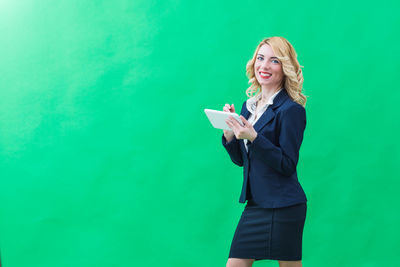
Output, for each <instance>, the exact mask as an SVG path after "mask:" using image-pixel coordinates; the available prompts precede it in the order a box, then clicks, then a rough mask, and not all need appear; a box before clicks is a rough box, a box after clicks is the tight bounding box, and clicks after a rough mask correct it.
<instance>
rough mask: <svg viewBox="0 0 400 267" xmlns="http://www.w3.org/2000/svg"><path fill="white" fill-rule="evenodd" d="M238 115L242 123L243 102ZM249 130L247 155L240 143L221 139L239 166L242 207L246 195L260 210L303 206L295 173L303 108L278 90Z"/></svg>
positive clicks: (302, 198)
mask: <svg viewBox="0 0 400 267" xmlns="http://www.w3.org/2000/svg"><path fill="white" fill-rule="evenodd" d="M240 114H241V115H243V117H245V118H246V119H248V118H249V116H250V112H249V111H248V110H247V107H246V101H245V102H244V103H243V106H242V110H241V112H240ZM253 127H254V129H255V130H256V132H257V137H256V138H255V139H254V140H253V142H251V141H250V140H248V143H247V146H248V153H247V151H246V148H245V147H244V146H245V144H244V142H243V139H236V137H235V136H234V137H233V140H231V141H230V142H228V143H227V142H226V139H225V137H224V135H222V144H223V146H224V147H225V149H226V151H227V152H228V154H229V156H230V158H231V160H232V161H233V163H235V164H236V165H238V166H243V186H242V193H241V195H240V199H239V202H240V203H244V202H245V201H246V200H248V199H249V195H250V194H251V196H252V198H253V200H254V202H256V203H257V204H259V205H260V206H262V207H264V208H280V207H287V206H291V205H294V204H298V203H304V202H307V198H306V195H305V193H304V191H303V188H302V187H301V185H300V183H299V181H298V178H297V172H296V166H297V162H298V159H299V150H300V146H301V142H302V141H303V133H304V130H305V127H306V111H305V109H304V107H303V106H301V105H300V104H298V103H296V102H294V101H293V100H292V99H291V98H290V97H289V95H288V94H287V92H286V90H285V89H282V90H281V91H280V92H279V93H278V94H277V95H276V97H275V99H274V101H273V104H272V105H270V106H269V107H268V108H267V109H266V111H265V112H264V113H263V114H262V115H261V117H260V118H259V119H258V120H257V122H256V123H255V124H254V126H253Z"/></svg>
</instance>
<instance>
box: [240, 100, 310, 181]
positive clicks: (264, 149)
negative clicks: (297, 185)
mask: <svg viewBox="0 0 400 267" xmlns="http://www.w3.org/2000/svg"><path fill="white" fill-rule="evenodd" d="M305 126H306V112H305V109H304V108H303V107H302V106H300V105H294V106H291V107H289V108H288V109H287V110H285V111H283V113H282V116H281V124H280V134H279V146H275V145H274V144H273V143H272V142H271V141H270V140H269V139H268V138H266V137H264V136H263V135H262V134H257V137H256V138H255V139H254V140H253V142H250V141H249V143H248V149H249V151H250V150H252V153H253V155H254V156H256V157H259V158H263V159H265V162H266V164H268V165H269V166H270V167H271V168H273V169H274V170H276V171H278V172H280V173H282V174H283V175H286V176H291V175H292V174H293V173H294V172H295V171H296V166H297V162H298V159H299V150H300V146H301V142H302V141H303V134H304V129H305Z"/></svg>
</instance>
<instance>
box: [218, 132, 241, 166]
mask: <svg viewBox="0 0 400 267" xmlns="http://www.w3.org/2000/svg"><path fill="white" fill-rule="evenodd" d="M222 145H223V146H224V147H225V149H226V151H227V152H228V154H229V156H230V157H231V160H232V162H233V163H235V164H236V165H238V166H243V159H242V154H241V152H240V144H239V140H238V139H236V137H235V136H233V139H232V140H231V141H230V142H226V138H225V136H224V135H222Z"/></svg>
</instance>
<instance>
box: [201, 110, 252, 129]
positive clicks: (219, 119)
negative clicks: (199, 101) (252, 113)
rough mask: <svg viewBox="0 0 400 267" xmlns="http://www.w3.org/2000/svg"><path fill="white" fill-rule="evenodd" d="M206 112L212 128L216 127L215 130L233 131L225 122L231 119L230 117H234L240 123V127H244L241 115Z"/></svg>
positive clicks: (214, 111) (213, 111)
mask: <svg viewBox="0 0 400 267" xmlns="http://www.w3.org/2000/svg"><path fill="white" fill-rule="evenodd" d="M204 112H205V113H206V115H207V117H208V119H209V121H210V122H211V124H212V126H214V128H217V129H224V130H232V129H231V128H229V126H228V124H226V122H225V120H226V119H227V118H229V116H232V117H233V118H235V119H236V120H237V121H238V122H239V123H240V125H242V126H244V124H243V122H242V120H241V119H240V117H239V115H238V114H236V113H231V112H225V111H219V110H213V109H204Z"/></svg>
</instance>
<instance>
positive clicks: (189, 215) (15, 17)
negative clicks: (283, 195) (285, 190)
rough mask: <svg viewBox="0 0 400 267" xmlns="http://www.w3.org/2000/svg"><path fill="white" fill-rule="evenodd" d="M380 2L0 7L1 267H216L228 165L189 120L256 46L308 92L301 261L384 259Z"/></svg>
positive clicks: (393, 34)
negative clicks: (280, 61) (285, 58)
mask: <svg viewBox="0 0 400 267" xmlns="http://www.w3.org/2000/svg"><path fill="white" fill-rule="evenodd" d="M395 2H396V1H378V2H368V1H358V2H354V1H343V0H340V1H331V2H324V3H318V2H317V1H315V2H314V1H310V2H304V1H294V0H291V1H283V2H282V1H278V2H276V1H275V2H270V1H247V2H246V3H245V2H244V1H230V2H228V1H214V0H213V1H210V0H205V1H149V0H135V1H124V0H113V1H98V0H97V1H94V0H92V1H82V0H79V1H78V0H69V1H67V0H64V1H49V0H41V1H33V0H32V1H25V0H20V1H15V0H0V192H1V193H0V204H1V206H0V216H1V217H0V226H1V227H0V244H1V247H0V250H1V258H2V264H3V267H14V266H32V267H33V266H43V267H54V266H57V267H63V266H85V267H88V266H96V267H97V266H225V263H226V260H227V257H228V252H229V246H230V242H231V240H232V237H233V233H234V230H235V227H236V224H237V222H238V220H239V217H240V214H241V211H242V210H243V208H244V205H242V204H239V203H238V199H239V194H240V189H241V184H242V169H241V168H239V167H237V166H236V165H234V164H233V163H232V162H231V161H230V159H229V156H228V154H227V153H226V151H225V150H224V148H223V147H222V144H221V135H222V131H221V130H217V129H214V128H212V127H211V125H210V123H209V122H208V120H207V118H206V116H205V115H204V112H203V109H204V108H212V109H222V106H223V105H224V104H225V103H234V104H235V106H236V107H238V109H240V107H241V104H242V103H243V101H244V100H245V99H246V95H245V90H246V88H247V86H248V84H247V78H246V76H245V65H246V62H247V60H248V59H250V57H251V56H252V54H253V52H254V49H255V47H256V46H257V44H258V43H259V41H261V40H262V39H263V38H264V37H269V36H284V37H286V38H287V39H288V40H289V41H290V42H291V43H292V44H293V45H294V47H295V49H296V50H297V53H298V55H299V57H298V58H299V61H300V64H301V65H303V66H304V70H303V71H304V78H305V82H304V93H305V94H306V95H307V96H309V98H308V102H307V106H306V110H307V127H306V132H305V136H304V142H303V145H302V147H301V151H300V161H299V164H298V176H299V180H300V182H301V184H302V185H303V188H304V190H305V192H306V195H307V197H308V213H307V219H306V225H305V228H304V239H303V242H304V243H303V264H304V266H310V267H311V266H335V267H336V266H394V265H395V263H397V261H398V257H397V255H398V252H399V238H400V231H399V229H398V225H399V223H400V215H399V200H398V196H399V195H400V193H399V185H400V182H399V180H400V179H399V178H400V174H399V168H398V166H399V152H400V145H399V141H398V137H399V135H400V125H399V124H400V123H399V122H400V120H399V115H400V112H399V108H398V103H399V97H400V92H399V91H400V88H399V85H398V73H399V70H400V67H399V59H400V52H399V44H398V41H399V39H400V38H399V36H400V19H399V16H398V10H399V7H400V6H399V4H396V3H395ZM238 112H240V110H238ZM254 266H277V263H276V262H274V261H262V262H257V263H255V265H254Z"/></svg>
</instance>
